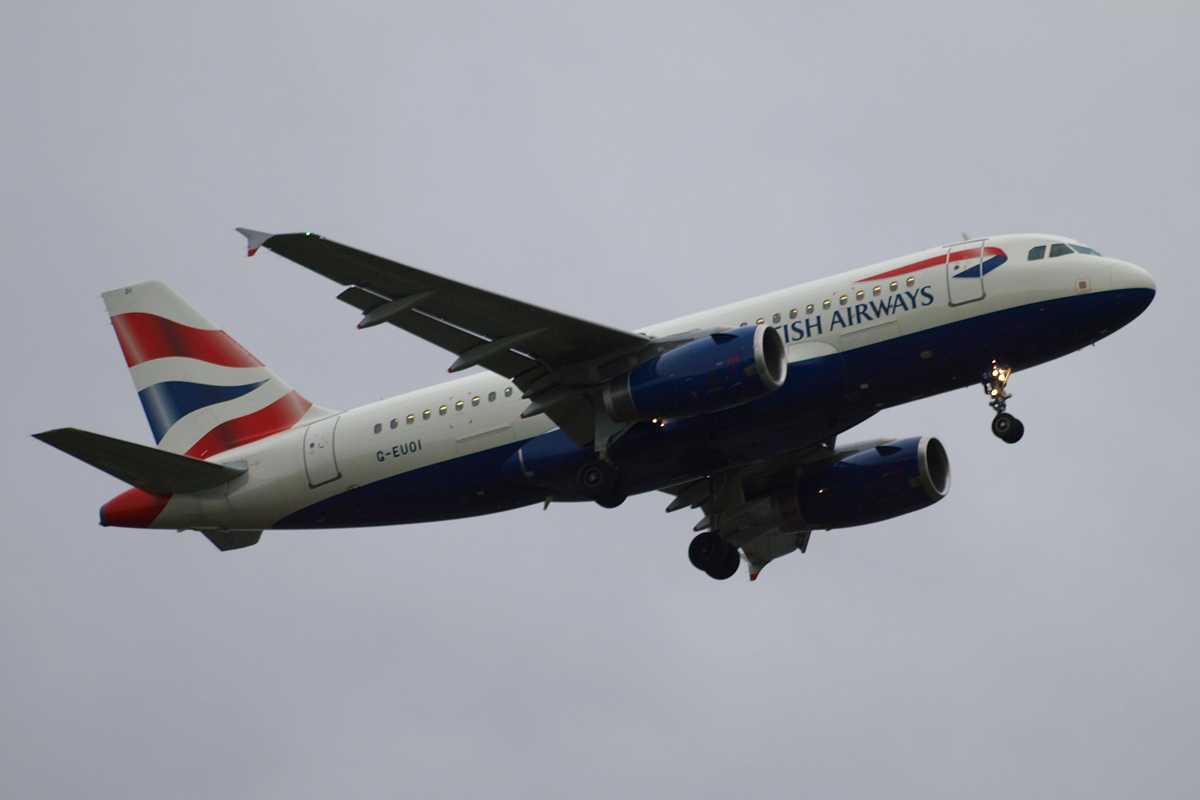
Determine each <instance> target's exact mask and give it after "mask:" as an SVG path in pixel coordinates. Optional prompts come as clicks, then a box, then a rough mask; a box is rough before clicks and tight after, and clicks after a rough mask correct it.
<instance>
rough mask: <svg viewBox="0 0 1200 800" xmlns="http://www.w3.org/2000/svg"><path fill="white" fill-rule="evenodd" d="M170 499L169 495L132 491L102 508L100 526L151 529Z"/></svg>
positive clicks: (138, 490)
mask: <svg viewBox="0 0 1200 800" xmlns="http://www.w3.org/2000/svg"><path fill="white" fill-rule="evenodd" d="M170 499H171V495H169V494H149V493H147V492H143V491H142V490H141V489H130V490H129V491H126V492H122V493H121V494H119V495H117V496H116V497H114V498H113V499H112V500H109V501H108V502H107V503H105V504H104V505H103V506H102V507H101V509H100V524H101V525H115V526H117V527H118V528H149V527H150V523H152V522H154V520H156V519H158V515H159V514H161V513H162V510H163V509H164V508H166V507H167V501H168V500H170Z"/></svg>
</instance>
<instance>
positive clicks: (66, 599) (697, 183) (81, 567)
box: [0, 0, 1200, 800]
mask: <svg viewBox="0 0 1200 800" xmlns="http://www.w3.org/2000/svg"><path fill="white" fill-rule="evenodd" d="M801 5H803V4H797V3H750V4H746V3H739V4H737V6H736V8H735V7H734V4H725V5H713V4H701V3H679V4H662V3H645V2H641V3H604V4H600V3H591V4H585V3H541V4H529V3H526V4H521V3H504V4H498V3H479V4H455V3H436V4H435V3H422V4H415V3H397V2H392V3H377V4H360V3H338V4H328V5H325V4H314V3H307V2H293V3H244V2H239V3H229V2H222V1H218V2H207V3H195V4H182V5H181V4H163V3H151V2H140V3H137V2H126V3H84V2H78V0H76V2H45V3H32V2H18V3H9V4H7V5H6V6H5V8H4V10H3V11H0V145H2V147H0V187H2V189H0V232H2V233H3V241H4V248H3V265H4V266H3V275H4V298H5V299H4V309H5V311H4V313H3V314H2V315H0V333H2V336H3V339H2V342H3V344H2V349H0V353H2V354H3V362H2V363H3V375H4V384H3V386H4V389H3V391H2V392H0V409H2V411H3V414H4V418H5V419H7V420H8V427H9V432H10V434H11V435H10V436H9V437H8V441H9V444H10V447H9V449H8V450H7V451H6V457H5V458H4V459H3V461H2V466H0V477H2V479H3V480H2V482H0V492H2V493H3V508H4V509H5V517H6V520H5V522H4V523H3V525H2V526H0V528H2V530H0V796H3V797H4V798H19V799H21V800H24V799H25V798H44V797H58V798H67V797H88V798H98V797H121V798H163V797H171V798H180V799H181V800H188V799H190V798H211V797H229V798H326V797H330V796H338V797H397V796H405V797H449V798H480V797H489V798H491V797H522V798H524V797H530V796H533V797H538V796H570V797H582V798H611V797H614V796H631V795H632V796H655V797H682V796H688V797H696V798H708V797H712V798H718V797H722V798H726V797H735V796H741V795H744V794H751V793H752V794H753V795H754V796H756V797H784V796H788V797H792V796H797V795H804V796H811V797H921V798H928V797H945V798H961V797H964V796H971V797H980V798H1011V797H1014V796H1024V797H1029V796H1032V797H1063V796H1077V797H1096V798H1103V797H1114V798H1116V797H1122V798H1123V797H1131V796H1145V797H1194V796H1195V792H1196V789H1197V786H1200V759H1197V758H1196V753H1197V752H1198V751H1200V688H1198V683H1197V680H1196V664H1197V660H1198V658H1200V646H1198V642H1197V635H1198V632H1200V581H1197V580H1196V575H1197V572H1198V568H1200V537H1198V536H1197V535H1196V534H1197V527H1198V525H1197V514H1196V511H1195V508H1196V488H1195V487H1196V483H1197V481H1196V478H1197V471H1198V470H1197V466H1196V463H1197V462H1196V458H1197V456H1196V453H1197V445H1198V444H1200V441H1198V437H1197V433H1196V425H1195V407H1196V397H1195V395H1196V392H1197V390H1198V389H1200V380H1198V378H1197V369H1198V368H1200V358H1198V357H1197V353H1196V348H1195V344H1194V340H1195V322H1196V317H1195V313H1194V310H1193V306H1194V302H1193V299H1194V288H1193V285H1194V282H1195V275H1196V266H1195V264H1194V263H1193V262H1194V260H1195V257H1194V255H1193V253H1194V252H1195V250H1196V247H1197V237H1196V220H1197V218H1198V217H1200V202H1198V200H1197V188H1196V187H1197V186H1198V185H1200V156H1198V155H1197V153H1198V149H1197V147H1196V142H1197V141H1200V130H1198V127H1200V125H1198V123H1200V92H1198V82H1200V50H1198V48H1197V47H1196V44H1195V37H1196V32H1197V30H1200V12H1197V10H1196V9H1197V6H1196V5H1195V4H1187V3H1183V2H1170V3H1138V4H1133V3H1129V4H1116V3H1059V4H1047V3H1045V2H1014V1H1013V0H1005V2H997V3H973V4H961V3H945V4H941V3H918V4H910V5H908V6H902V5H901V4H896V3H871V2H868V3H840V4H836V6H835V4H811V5H812V6H813V7H812V8H807V9H806V8H801V7H800V6H801ZM968 8H969V9H970V10H967V9H968ZM1185 9H1186V10H1185ZM236 226H246V227H250V228H256V229H259V230H265V231H273V232H290V231H301V230H313V231H316V232H319V233H321V234H323V235H325V236H328V237H329V238H332V239H335V240H337V241H340V242H344V243H346V244H350V245H353V246H356V247H359V248H362V249H365V250H368V251H370V252H374V253H377V254H379V255H383V256H386V257H390V258H393V259H397V260H401V261H405V262H407V263H411V264H413V265H415V266H419V267H422V268H424V269H428V270H432V271H435V272H438V273H440V274H443V275H446V276H449V277H452V278H455V279H457V280H461V281H465V282H468V283H475V284H478V285H481V286H484V287H487V288H490V289H494V290H498V291H501V292H504V293H506V294H510V295H513V296H516V297H520V298H523V299H526V300H528V301H531V302H534V303H537V304H540V305H545V306H548V307H552V308H556V309H560V310H562V311H564V312H567V313H571V314H575V315H578V316H582V317H585V318H589V319H593V320H595V321H597V322H603V323H606V324H610V325H614V326H618V327H625V328H630V329H634V328H638V327H639V326H644V325H647V324H650V323H652V322H655V321H659V320H664V319H669V318H671V317H675V316H679V315H682V314H685V313H691V312H693V311H697V310H701V309H704V308H708V307H712V306H716V305H720V304H723V303H726V302H730V301H732V300H735V299H740V298H743V297H747V296H751V295H754V294H759V293H763V292H766V291H771V290H775V289H779V288H783V287H786V286H790V285H794V284H797V283H801V282H804V281H807V280H811V279H816V278H819V277H823V276H825V275H828V274H832V273H834V272H839V271H843V270H846V269H851V268H855V267H859V266H865V265H867V264H870V263H873V262H876V261H881V260H884V259H888V258H893V257H898V256H901V255H905V254H907V253H911V252H914V251H918V250H921V249H924V248H927V247H932V246H937V245H939V244H943V243H947V242H951V241H954V240H957V239H959V238H960V236H961V234H962V233H963V232H966V233H968V234H970V235H971V236H973V237H978V236H986V235H991V234H1001V233H1016V232H1031V231H1039V232H1050V233H1057V234H1063V235H1066V236H1071V237H1074V238H1077V239H1079V240H1081V241H1083V242H1085V243H1087V244H1089V245H1091V246H1093V247H1095V248H1097V249H1099V250H1100V251H1101V252H1102V253H1104V254H1105V255H1108V256H1113V257H1116V258H1121V259H1124V260H1128V261H1132V262H1133V263H1136V264H1139V265H1141V266H1144V267H1145V268H1146V269H1148V270H1149V271H1150V272H1151V273H1152V274H1153V275H1154V277H1155V279H1156V280H1157V282H1158V287H1159V294H1158V297H1157V299H1156V300H1155V301H1154V303H1153V305H1151V307H1150V308H1149V310H1148V311H1147V312H1146V313H1145V314H1144V315H1143V316H1142V317H1141V318H1140V319H1138V320H1136V321H1135V322H1133V323H1132V324H1131V325H1130V326H1129V327H1128V328H1127V329H1125V330H1122V331H1120V332H1119V333H1118V334H1116V335H1115V336H1113V337H1112V338H1111V339H1109V340H1106V341H1103V342H1101V343H1100V344H1099V345H1097V346H1096V347H1093V348H1088V349H1087V350H1086V351H1083V352H1080V353H1077V354H1074V355H1072V356H1069V357H1067V358H1065V359H1063V360H1060V361H1057V362H1054V363H1051V364H1048V365H1044V366H1041V367H1038V368H1037V369H1034V370H1031V371H1029V372H1027V373H1017V374H1016V375H1015V376H1014V377H1013V379H1012V382H1011V384H1010V386H1011V390H1012V392H1013V394H1014V395H1015V397H1014V400H1013V401H1012V403H1011V404H1010V410H1011V411H1012V412H1013V413H1015V414H1016V415H1017V416H1018V417H1019V418H1021V419H1022V420H1023V421H1024V423H1025V426H1026V435H1025V438H1024V439H1023V440H1022V441H1021V442H1020V443H1019V444H1018V445H1016V446H1009V445H1006V444H1003V443H1002V442H1000V441H999V440H997V439H996V438H995V437H993V436H992V434H991V433H990V431H989V428H988V423H989V420H990V411H989V409H988V408H987V406H986V400H985V397H984V395H983V393H982V392H981V391H979V390H977V389H975V388H971V389H969V390H960V391H958V392H955V393H952V394H948V395H943V396H941V397H937V398H932V399H927V400H923V401H920V402H919V403H915V404H911V405H908V406H904V407H901V408H896V409H891V410H888V411H886V412H884V413H882V414H880V415H878V416H877V417H875V418H873V419H872V420H870V421H868V422H867V423H866V424H864V425H862V426H860V428H859V429H857V430H854V431H851V432H849V433H848V434H846V436H845V437H844V438H843V440H844V441H853V440H854V439H855V438H869V437H872V436H880V435H895V436H912V435H922V434H931V435H936V436H938V437H939V438H941V439H942V441H943V442H944V444H945V445H946V448H947V450H948V452H949V456H950V461H951V464H952V467H953V489H952V491H951V493H950V496H949V497H948V498H947V499H946V500H944V501H943V502H941V503H939V504H938V505H936V506H934V507H932V508H930V509H927V510H924V511H921V512H917V513H915V514H912V515H909V516H907V517H903V518H900V519H896V520H893V521H890V522H885V523H881V524H877V525H872V526H868V527H864V528H858V529H851V530H845V531H835V532H829V533H825V532H818V533H815V534H814V535H813V538H812V543H811V546H810V548H809V551H808V553H807V554H806V555H799V554H796V555H792V556H788V557H787V558H784V559H781V560H779V561H777V562H775V563H772V564H771V565H770V566H768V567H767V568H766V569H765V570H764V571H763V573H762V576H761V577H760V579H759V580H758V581H757V582H755V583H753V584H751V583H749V582H748V581H747V580H746V577H745V570H744V569H743V571H742V572H741V573H740V574H739V576H738V577H737V578H735V579H733V580H730V581H727V582H724V583H718V582H716V581H713V580H710V579H709V578H708V577H706V576H705V575H703V574H701V573H699V572H697V571H696V570H695V569H693V568H692V566H691V565H690V564H689V563H688V560H687V556H686V549H687V545H688V542H689V541H690V539H691V536H692V532H691V528H692V525H694V524H695V522H696V521H697V518H698V516H699V514H698V513H697V512H680V513H678V514H673V515H670V516H667V515H665V514H664V513H663V508H664V507H665V506H666V504H667V498H666V496H665V495H661V494H657V493H656V494H654V495H645V496H639V497H634V498H631V499H630V500H629V501H628V502H627V503H625V504H624V505H623V506H621V507H620V508H619V509H616V510H604V509H601V508H599V507H597V506H595V505H591V504H588V505H584V504H575V505H571V504H558V505H553V506H551V507H550V509H549V510H548V511H545V512H544V511H542V509H541V508H540V507H537V508H529V509H523V510H518V511H515V512H510V513H508V514H504V515H500V516H495V517H481V518H477V519H471V520H463V521H457V522H448V523H439V524H430V525H414V526H409V527H395V528H381V529H374V530H371V529H363V530H349V531H324V532H274V533H272V532H267V533H266V534H264V536H263V540H262V543H261V544H260V545H258V546H256V547H253V548H250V549H248V550H244V551H239V552H232V553H220V552H218V551H217V550H216V549H215V548H214V547H213V546H212V545H211V544H209V542H208V541H207V540H206V539H204V538H203V537H202V536H201V535H200V534H198V533H175V532H168V531H153V532H150V531H129V530H121V529H114V528H109V529H102V528H100V527H99V526H98V525H97V509H98V507H99V506H100V505H101V504H102V503H103V502H105V501H106V500H108V499H109V498H110V497H112V496H113V495H115V494H117V493H119V492H120V491H122V490H123V489H124V485H123V484H121V483H119V482H118V481H116V480H115V479H113V478H111V477H109V476H107V475H105V474H103V473H100V472H98V471H95V470H93V469H90V468H88V467H87V466H85V465H83V464H81V463H79V462H77V461H74V460H73V459H70V458H68V457H67V456H65V455H63V454H61V453H59V452H57V451H55V450H52V449H51V448H49V447H46V446H45V445H43V444H41V443H39V442H37V441H35V440H34V439H32V438H30V436H29V434H32V433H35V432H38V431H42V430H46V429H49V428H56V427H62V426H66V425H74V426H78V427H82V428H85V429H88V430H93V431H97V432H100V433H104V434H108V435H112V436H118V437H122V438H125V439H129V440H133V441H137V442H142V443H147V444H149V443H152V442H153V439H152V437H151V435H150V431H149V428H148V426H147V424H146V422H145V418H144V416H143V414H142V411H141V408H140V406H139V404H138V402H137V397H136V395H135V393H134V391H133V388H132V386H131V382H130V378H129V376H128V371H127V370H126V368H125V365H124V360H123V359H122V357H121V353H120V349H119V347H118V345H117V342H116V338H115V336H114V335H113V334H112V330H111V326H110V325H109V322H108V318H107V316H106V314H105V312H104V306H103V303H102V302H101V300H100V293H101V292H103V291H105V290H108V289H112V288H116V287H119V286H122V285H127V284H130V283H134V282H137V281H142V280H147V279H150V278H158V279H161V280H164V281H166V282H168V283H169V284H170V285H171V286H173V287H174V288H175V289H176V290H177V291H179V292H180V293H181V294H182V295H184V296H185V297H187V298H188V299H189V300H190V301H191V302H192V303H193V304H194V305H196V306H197V307H198V308H200V309H201V310H202V311H204V312H205V313H206V314H207V315H208V316H209V317H210V318H212V319H213V320H214V321H215V322H217V323H218V324H219V325H221V326H223V327H224V328H225V329H226V330H228V331H229V332H230V333H231V335H233V336H234V337H235V338H236V339H238V341H240V342H241V343H242V344H243V345H245V346H246V347H247V349H249V350H250V351H251V352H252V353H254V354H255V355H256V356H258V357H259V358H260V359H261V360H262V361H264V362H265V363H267V364H269V365H270V366H271V367H272V368H273V369H275V370H276V371H277V372H278V373H279V374H280V375H282V376H283V377H284V378H285V379H286V380H288V381H289V382H290V383H291V384H292V385H293V386H294V387H295V388H297V389H298V390H299V391H300V392H301V393H302V394H304V395H305V396H306V397H308V398H309V399H310V400H313V401H314V402H317V403H319V404H321V405H325V406H328V407H332V408H341V409H345V408H352V407H354V406H357V405H361V404H363V403H367V402H371V401H374V400H376V399H378V398H381V397H387V396H391V395H394V394H398V393H400V392H404V391H408V390H412V389H415V388H418V387H422V386H426V385H429V384H431V383H434V382H437V381H440V380H442V379H443V378H444V377H445V369H446V367H447V366H448V364H449V362H450V361H451V360H452V356H451V355H450V354H448V353H445V352H443V351H440V350H438V349H437V348H435V347H433V346H432V345H429V344H427V343H425V342H423V341H421V340H418V339H416V338H414V337H410V336H408V335H407V334H405V333H403V332H402V331H399V330H395V329H391V328H388V327H387V326H384V327H381V328H375V329H372V330H369V331H358V330H356V329H355V323H356V322H357V319H358V315H357V312H355V311H354V309H351V308H350V307H348V306H346V305H344V304H342V303H339V302H338V301H337V300H336V299H335V297H336V295H337V292H338V287H336V286H335V285H333V284H332V283H329V282H327V281H325V280H324V279H322V278H320V277H319V276H316V275H314V274H311V273H309V272H308V271H306V270H303V269H301V268H299V267H298V266H296V265H294V264H292V263H291V262H288V261H285V260H283V259H281V258H279V257H277V256H275V255H273V254H271V253H268V252H263V253H260V254H259V255H258V256H257V257H256V258H254V259H253V260H247V259H246V258H245V250H244V240H243V239H242V237H241V236H240V235H238V234H236V233H235V232H234V231H233V229H234V227H236ZM1188 276H1191V277H1188Z"/></svg>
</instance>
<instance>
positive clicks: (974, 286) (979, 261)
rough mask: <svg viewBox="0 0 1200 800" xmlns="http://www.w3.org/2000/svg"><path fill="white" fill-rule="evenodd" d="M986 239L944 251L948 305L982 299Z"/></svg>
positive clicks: (965, 243) (964, 243)
mask: <svg viewBox="0 0 1200 800" xmlns="http://www.w3.org/2000/svg"><path fill="white" fill-rule="evenodd" d="M986 241H987V240H986V239H977V240H975V241H973V242H963V243H962V244H956V245H953V246H951V247H949V248H947V250H946V283H947V285H948V287H949V290H950V305H952V306H957V305H962V304H963V303H973V302H975V301H976V300H982V299H983V246H984V243H985V242H986Z"/></svg>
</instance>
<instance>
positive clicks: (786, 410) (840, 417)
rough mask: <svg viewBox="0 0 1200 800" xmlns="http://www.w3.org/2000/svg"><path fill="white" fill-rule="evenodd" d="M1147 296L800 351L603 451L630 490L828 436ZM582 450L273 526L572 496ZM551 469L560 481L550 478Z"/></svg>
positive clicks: (368, 494)
mask: <svg viewBox="0 0 1200 800" xmlns="http://www.w3.org/2000/svg"><path fill="white" fill-rule="evenodd" d="M1153 297H1154V292H1153V291H1152V290H1148V289H1135V290H1127V291H1122V292H1100V293H1094V294H1085V295H1078V296H1075V297H1070V298H1065V299H1061V300H1053V301H1047V302H1044V303H1036V304H1033V305H1028V306H1022V307H1020V308H1014V309H1009V310H1007V311H1001V312H997V313H994V314H988V315H986V316H982V317H976V318H974V319H969V320H964V321H962V322H957V323H953V324H950V325H944V326H941V327H938V328H933V329H930V330H927V331H922V332H920V333H915V334H911V335H909V336H903V337H899V338H896V339H890V340H888V341H885V342H880V343H878V344H874V345H870V346H868V347H862V348H859V349H857V350H851V351H849V352H847V353H845V354H843V355H835V356H828V357H826V358H824V359H818V360H816V361H809V362H804V365H803V367H802V368H800V369H793V370H789V374H788V379H787V382H786V383H785V384H784V386H783V387H782V388H780V389H779V390H778V391H775V392H773V393H771V394H770V395H768V396H766V397H764V398H763V399H761V400H757V401H754V402H752V403H746V404H744V405H741V406H738V407H737V408H733V409H730V410H728V411H722V412H719V413H713V414H706V415H703V416H700V417H695V418H692V419H683V420H672V421H671V422H669V423H668V424H667V425H665V426H658V425H650V424H639V425H636V426H634V428H633V429H631V430H630V431H629V432H628V433H627V434H626V435H625V436H623V437H622V438H621V439H620V440H619V441H618V443H617V444H616V445H615V446H614V447H613V448H612V450H611V452H610V455H611V457H612V459H613V460H614V461H615V462H616V464H617V465H618V467H619V468H620V472H621V481H622V486H623V488H624V489H625V490H626V491H628V492H629V493H630V494H636V493H639V492H646V491H652V490H654V489H659V488H662V487H664V486H671V485H674V484H677V483H680V482H682V481H686V480H689V479H692V478H696V477H700V476H702V475H708V474H712V473H714V472H719V471H722V470H725V469H730V468H734V467H739V466H744V465H747V464H752V463H755V462H758V461H762V460H764V459H768V458H773V457H776V456H780V455H784V454H786V453H790V452H793V451H795V450H798V449H800V448H803V447H807V446H810V445H813V444H816V443H817V442H821V441H824V440H826V439H828V438H830V437H832V436H835V435H837V434H839V433H841V432H842V431H845V430H847V429H849V428H851V427H853V426H855V425H857V424H858V423H859V422H862V421H863V420H865V419H867V418H868V417H870V416H872V415H873V414H875V413H876V412H877V411H878V410H879V409H881V408H886V407H888V406H893V405H898V404H900V403H905V402H908V401H910V400H915V399H917V398H920V397H928V396H930V395H934V394H939V393H941V392H946V391H949V390H951V389H956V388H959V387H961V386H970V385H976V384H978V383H979V381H980V378H981V375H982V373H983V372H984V370H985V369H988V368H990V365H991V362H992V359H998V360H1000V361H1001V362H1002V363H1006V364H1008V365H1009V366H1011V367H1012V368H1014V369H1016V370H1022V369H1028V368H1029V367H1032V366H1036V365H1037V364H1041V363H1044V362H1046V361H1050V360H1051V359H1055V358H1058V357H1060V356H1063V355H1066V354H1068V353H1070V352H1073V351H1075V350H1078V349H1079V348H1081V347H1085V346H1087V345H1089V344H1091V343H1093V342H1095V341H1096V340H1098V339H1101V338H1103V337H1105V336H1107V335H1109V334H1111V333H1112V332H1114V331H1116V330H1117V329H1119V328H1121V327H1122V326H1124V325H1126V324H1127V323H1129V322H1130V321H1131V320H1132V319H1134V318H1135V317H1136V316H1137V315H1138V314H1140V313H1141V312H1142V311H1143V310H1144V309H1145V308H1146V306H1148V305H1149V304H1150V301H1151V300H1152V299H1153ZM843 370H844V372H843ZM806 375H807V376H810V377H811V378H812V379H806V377H805V376H806ZM864 385H865V386H866V387H867V388H865V389H864V388H862V387H863V386H864ZM814 386H815V387H816V388H815V389H814ZM533 442H536V448H537V449H539V450H540V451H543V452H550V451H556V452H558V453H560V454H561V461H562V465H563V469H562V471H561V475H558V476H549V477H548V478H547V481H546V482H545V485H539V486H530V485H520V484H516V483H513V482H511V481H509V480H506V479H505V478H503V477H502V476H501V469H502V467H503V465H504V463H505V461H507V460H508V459H509V457H510V456H511V455H512V454H513V453H515V452H516V451H517V450H518V449H520V448H521V447H522V446H525V445H530V446H531V447H532V446H533ZM591 457H592V452H591V449H590V448H588V449H586V450H584V449H580V448H578V447H576V446H575V445H574V444H573V443H571V442H570V441H569V440H568V439H567V437H566V435H565V434H564V433H562V432H561V431H555V432H553V433H548V434H546V435H545V436H542V437H538V439H537V440H531V441H526V442H515V443H512V444H508V445H505V446H503V447H498V448H495V449H492V450H487V451H484V452H482V453H476V454H474V455H470V456H464V457H462V458H457V459H454V460H451V461H447V462H443V463H440V464H434V465H432V466H429V467H425V468H423V469H418V470H413V471H411V472H406V473H404V474H401V475H396V476H394V477H391V478H386V479H384V480H381V481H378V482H376V483H373V484H369V485H366V486H360V487H358V488H355V489H352V490H350V491H347V492H344V493H342V494H339V495H337V496H335V497H331V498H329V499H327V500H324V501H322V502H319V503H315V504H313V505H311V506H309V507H307V508H304V509H302V510H300V511H297V512H296V513H294V514H291V515H290V516H288V517H286V518H284V519H282V520H280V521H279V522H278V523H277V524H276V525H274V526H273V527H275V528H345V527H355V526H362V525H394V524H399V523H407V522H426V521H431V520H438V519H452V518H458V517H469V516H476V515H479V514H488V513H492V512H496V511H503V510H506V509H510V508H517V507H519V506H525V505H530V504H532V503H536V502H540V501H541V500H542V499H543V498H544V497H545V496H546V494H547V493H548V490H551V491H555V492H556V494H557V495H558V496H560V497H562V498H563V499H571V498H570V497H569V495H568V496H566V497H564V496H563V493H564V492H568V493H569V492H570V488H569V485H568V484H566V483H565V481H567V480H569V478H570V476H572V475H573V469H574V468H575V467H576V466H577V465H578V464H581V463H583V462H584V461H586V460H588V459H589V458H591ZM555 480H558V481H562V482H564V483H563V485H562V486H555V485H554V481H555ZM576 499H578V498H576Z"/></svg>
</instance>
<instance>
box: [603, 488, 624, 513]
mask: <svg viewBox="0 0 1200 800" xmlns="http://www.w3.org/2000/svg"><path fill="white" fill-rule="evenodd" d="M628 496H629V495H627V494H625V492H623V491H621V487H620V486H617V487H616V488H614V489H613V490H612V492H611V493H610V494H609V495H608V496H606V497H597V498H596V505H598V506H600V507H601V508H616V507H617V506H619V505H621V503H624V502H625V498H627V497H628Z"/></svg>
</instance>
